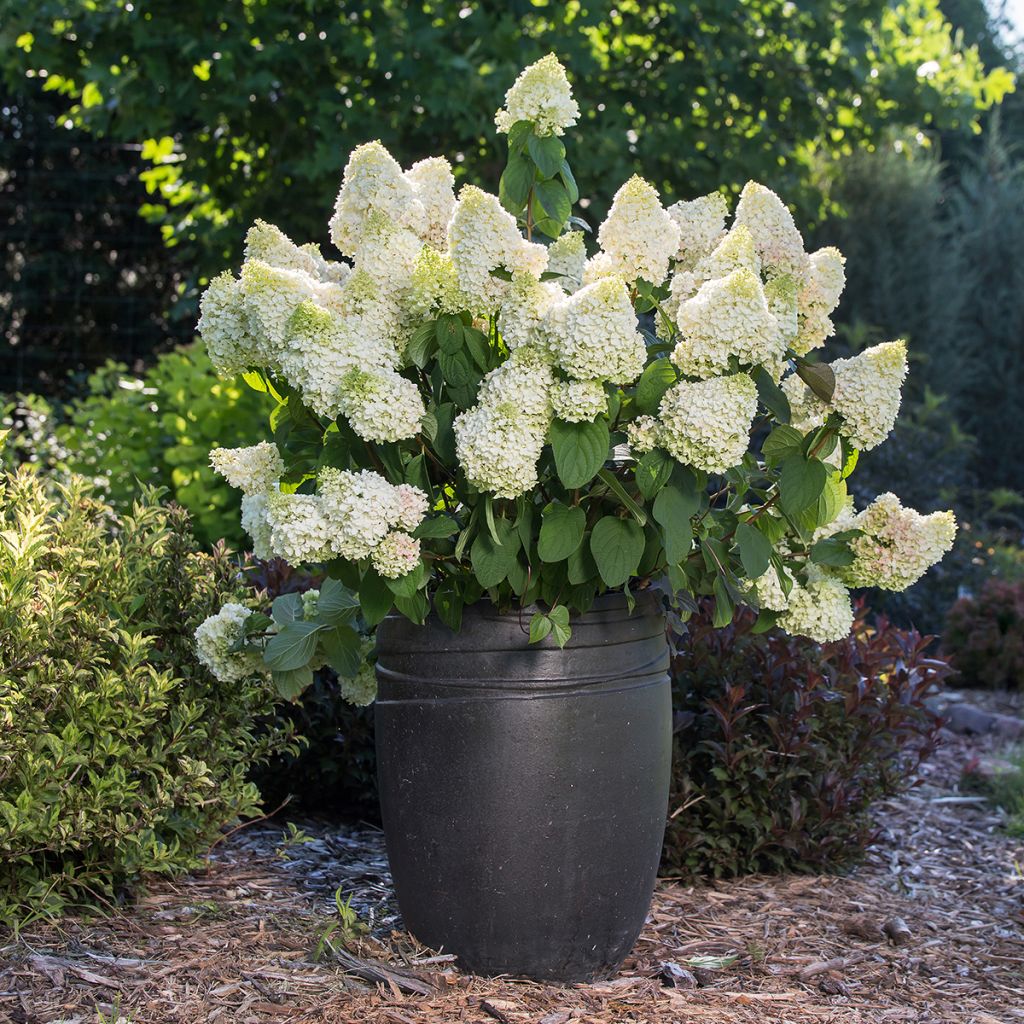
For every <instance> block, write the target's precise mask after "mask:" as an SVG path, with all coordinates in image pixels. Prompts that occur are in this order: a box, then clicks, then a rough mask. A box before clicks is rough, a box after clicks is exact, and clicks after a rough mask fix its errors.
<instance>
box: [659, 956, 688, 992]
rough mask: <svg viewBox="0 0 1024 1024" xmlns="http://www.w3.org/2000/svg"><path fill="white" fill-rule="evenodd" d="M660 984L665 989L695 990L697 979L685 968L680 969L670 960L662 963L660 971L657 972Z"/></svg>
mask: <svg viewBox="0 0 1024 1024" xmlns="http://www.w3.org/2000/svg"><path fill="white" fill-rule="evenodd" d="M659 977H660V978H661V983H662V984H663V985H665V986H666V987H667V988H696V987H697V979H696V977H695V976H694V974H693V973H692V972H691V971H688V970H687V969H686V968H685V967H680V966H679V964H674V963H672V961H671V960H665V961H663V962H662V965H661V971H660V972H659Z"/></svg>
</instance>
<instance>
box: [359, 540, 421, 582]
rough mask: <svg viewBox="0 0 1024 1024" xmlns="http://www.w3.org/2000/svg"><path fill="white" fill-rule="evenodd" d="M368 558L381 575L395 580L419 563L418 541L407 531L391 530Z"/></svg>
mask: <svg viewBox="0 0 1024 1024" xmlns="http://www.w3.org/2000/svg"><path fill="white" fill-rule="evenodd" d="M370 559H371V560H372V562H373V567H374V569H376V570H377V572H378V573H380V575H381V576H386V577H387V578H388V579H391V580H396V579H398V577H399V576H405V575H407V574H408V573H410V572H412V571H413V569H415V568H416V566H417V565H419V564H420V542H419V541H418V540H417V539H416V538H415V537H410V536H409V534H407V533H401V532H399V531H398V530H392V531H391V532H390V533H389V534H387V535H386V536H385V537H384V539H383V540H382V541H381V542H380V543H379V544H378V545H377V546H376V547H375V548H374V549H373V553H372V554H371V555H370Z"/></svg>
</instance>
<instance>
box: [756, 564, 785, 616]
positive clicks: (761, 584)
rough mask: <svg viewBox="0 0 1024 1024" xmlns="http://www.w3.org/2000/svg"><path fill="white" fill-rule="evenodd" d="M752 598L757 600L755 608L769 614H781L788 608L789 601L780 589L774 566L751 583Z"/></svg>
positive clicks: (780, 585)
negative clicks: (765, 610)
mask: <svg viewBox="0 0 1024 1024" xmlns="http://www.w3.org/2000/svg"><path fill="white" fill-rule="evenodd" d="M753 591H754V596H755V598H756V599H757V606H758V607H759V608H765V609H767V610H768V611H771V612H783V611H785V610H786V608H788V607H789V599H788V598H787V597H786V592H785V591H784V590H783V589H782V583H781V581H780V580H779V574H778V572H777V571H776V569H775V566H773V565H769V566H768V568H767V569H766V570H765V571H764V572H763V573H762V574H761V575H760V576H758V577H757V579H756V580H754V582H753Z"/></svg>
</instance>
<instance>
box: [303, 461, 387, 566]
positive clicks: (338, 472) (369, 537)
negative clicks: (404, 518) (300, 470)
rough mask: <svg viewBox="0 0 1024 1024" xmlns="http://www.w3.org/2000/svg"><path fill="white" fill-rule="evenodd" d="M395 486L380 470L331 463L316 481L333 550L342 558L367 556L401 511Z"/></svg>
mask: <svg viewBox="0 0 1024 1024" xmlns="http://www.w3.org/2000/svg"><path fill="white" fill-rule="evenodd" d="M396 490H397V488H395V487H394V486H393V485H392V484H391V483H389V482H388V481H387V480H385V479H384V477H382V476H381V475H380V474H379V473H374V472H373V471H372V470H369V469H363V470H360V471H359V472H355V473H354V472H350V471H349V470H342V469H335V468H333V467H328V468H327V469H325V470H323V471H322V472H321V473H320V478H319V480H318V481H317V500H318V501H319V502H320V508H321V510H322V514H323V516H324V519H325V520H326V522H327V524H328V535H329V541H330V546H331V550H332V551H333V553H334V554H336V555H338V556H339V557H341V558H347V559H350V560H351V561H358V560H359V559H360V558H366V556H367V555H369V554H370V552H371V551H373V549H374V548H375V547H376V546H377V545H378V544H379V543H380V542H381V541H382V540H383V539H384V537H385V536H386V535H387V533H388V531H389V530H390V529H391V527H392V526H393V525H394V524H395V522H396V521H397V519H398V515H399V500H398V496H397V494H396V493H395V491H396Z"/></svg>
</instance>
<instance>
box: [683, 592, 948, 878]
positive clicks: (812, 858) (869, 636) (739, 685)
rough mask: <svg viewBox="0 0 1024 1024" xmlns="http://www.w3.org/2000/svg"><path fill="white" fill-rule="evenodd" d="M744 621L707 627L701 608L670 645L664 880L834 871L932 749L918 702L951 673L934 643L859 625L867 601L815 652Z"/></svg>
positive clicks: (746, 615)
mask: <svg viewBox="0 0 1024 1024" xmlns="http://www.w3.org/2000/svg"><path fill="white" fill-rule="evenodd" d="M754 623H755V616H754V615H753V613H751V612H749V611H747V610H742V611H740V612H739V613H738V614H737V616H736V619H735V621H734V622H733V624H732V625H731V626H728V627H726V628H725V629H722V630H716V629H713V628H712V618H711V609H710V608H709V607H707V606H706V605H705V606H704V607H702V608H701V610H700V612H699V613H698V614H696V615H694V616H693V618H691V619H690V621H689V622H688V623H687V624H686V627H685V629H686V631H685V635H681V636H679V637H678V638H677V643H676V653H675V655H674V658H673V669H672V670H673V674H674V676H675V681H676V687H675V710H676V738H675V757H674V764H673V786H672V798H671V803H670V815H671V819H670V823H669V828H668V832H667V835H666V839H665V850H664V858H663V870H666V871H668V872H672V873H679V874H684V875H712V876H714V877H724V876H731V875H739V874H745V873H748V872H755V871H783V870H798V871H800V870H808V871H816V870H834V869H837V868H841V867H844V866H845V865H847V864H849V863H850V862H852V861H854V860H856V859H857V858H858V857H859V855H860V854H861V853H862V851H863V850H864V848H865V846H866V845H867V844H868V842H869V841H870V839H871V836H872V825H871V821H870V817H869V808H870V805H871V803H872V802H873V801H874V800H876V799H878V798H879V797H882V796H887V795H890V794H893V793H896V792H898V791H899V790H900V789H902V788H904V787H906V786H908V785H910V784H911V781H912V779H913V775H914V772H915V770H916V769H917V767H918V765H919V764H920V763H921V762H922V761H923V760H924V759H925V758H926V757H927V756H928V755H929V754H930V753H931V751H932V749H933V748H934V744H935V740H936V736H937V730H938V727H939V721H940V720H939V719H938V717H937V716H936V715H934V714H933V713H932V712H931V711H929V710H928V709H927V707H926V706H925V703H924V700H925V697H926V695H927V694H928V692H929V691H930V690H931V689H932V687H933V686H934V685H935V684H936V683H937V682H939V681H940V680H941V679H943V678H944V677H945V676H946V675H947V673H948V671H949V668H948V665H946V663H945V662H943V661H941V660H939V659H937V658H935V657H930V656H929V655H928V653H927V651H928V647H929V646H930V644H931V642H932V638H930V637H922V636H920V635H919V634H918V633H916V632H905V631H902V630H899V629H896V628H894V627H893V626H892V625H890V623H889V622H888V621H887V620H886V619H884V618H878V619H876V620H875V621H874V623H869V621H868V618H867V615H866V612H865V608H864V606H863V604H860V605H859V606H858V611H857V617H856V622H855V624H854V630H853V633H852V634H851V635H850V637H849V638H848V639H846V640H841V641H837V642H836V643H832V644H827V645H824V646H819V645H817V644H815V643H813V642H811V641H809V640H805V639H801V638H798V637H790V636H786V635H785V634H783V633H781V632H779V631H778V630H773V631H771V632H769V633H761V634H758V633H755V632H753V627H754Z"/></svg>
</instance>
